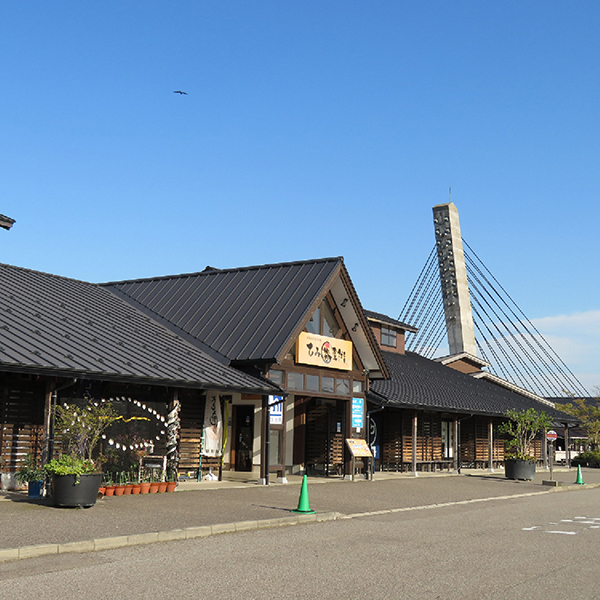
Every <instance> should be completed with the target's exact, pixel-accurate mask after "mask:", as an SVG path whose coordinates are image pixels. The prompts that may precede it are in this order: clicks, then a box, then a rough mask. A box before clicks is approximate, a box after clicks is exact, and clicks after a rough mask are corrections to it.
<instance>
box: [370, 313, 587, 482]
mask: <svg viewBox="0 0 600 600" xmlns="http://www.w3.org/2000/svg"><path fill="white" fill-rule="evenodd" d="M366 314H367V317H368V319H369V322H370V323H371V326H372V328H373V330H374V332H375V337H376V338H377V339H378V340H380V344H381V350H382V354H383V357H384V360H385V363H386V365H387V367H388V371H389V374H390V377H389V379H382V380H376V381H373V382H372V383H371V386H370V389H369V393H368V395H367V399H368V405H369V409H368V411H369V417H370V420H371V426H370V444H371V446H372V447H374V449H375V453H376V466H377V468H378V469H380V470H390V471H410V472H413V473H415V474H416V473H417V472H418V471H425V470H427V471H429V470H439V469H451V470H454V471H457V470H459V469H460V467H461V465H462V466H464V467H476V468H483V467H485V468H489V469H493V468H496V467H499V466H501V465H502V463H503V460H504V439H503V436H502V434H500V433H499V431H498V428H499V426H500V424H501V423H502V422H503V421H505V420H506V416H505V415H506V411H507V410H509V409H517V410H526V409H528V408H530V407H531V408H534V409H535V410H537V411H545V412H547V413H548V414H549V415H550V416H551V418H552V419H554V421H555V422H556V423H557V425H560V426H562V427H566V428H568V427H569V426H572V425H573V424H574V423H576V422H577V420H576V419H573V418H572V417H570V416H568V415H566V414H564V413H562V412H560V411H558V410H556V409H555V407H554V403H552V402H549V401H547V400H546V399H544V398H540V397H538V396H536V395H535V394H532V393H530V392H528V391H526V390H522V389H520V388H518V387H517V386H515V385H513V384H511V383H509V382H506V381H503V380H501V379H499V378H498V377H495V376H493V375H490V374H489V373H486V372H485V371H483V370H482V367H485V365H486V363H485V361H482V360H481V359H478V358H477V357H475V356H472V355H469V354H466V353H461V355H457V356H452V357H443V358H439V359H436V360H430V359H426V358H423V357H422V356H419V355H417V354H413V353H410V352H405V350H404V336H405V333H406V331H411V327H410V326H408V325H406V324H404V323H401V322H400V321H397V320H395V319H392V318H390V317H387V316H385V315H382V314H379V313H373V312H369V311H366ZM535 452H536V456H537V457H538V459H539V460H541V461H544V460H545V459H546V456H545V444H542V442H541V440H537V441H536V444H535Z"/></svg>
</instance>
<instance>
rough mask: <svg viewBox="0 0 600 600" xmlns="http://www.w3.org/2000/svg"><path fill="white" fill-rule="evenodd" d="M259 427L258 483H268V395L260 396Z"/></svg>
mask: <svg viewBox="0 0 600 600" xmlns="http://www.w3.org/2000/svg"><path fill="white" fill-rule="evenodd" d="M260 421H261V429H260V479H259V480H258V483H259V484H260V485H269V450H270V448H269V433H270V432H269V426H270V423H269V396H263V397H262V409H261V419H260Z"/></svg>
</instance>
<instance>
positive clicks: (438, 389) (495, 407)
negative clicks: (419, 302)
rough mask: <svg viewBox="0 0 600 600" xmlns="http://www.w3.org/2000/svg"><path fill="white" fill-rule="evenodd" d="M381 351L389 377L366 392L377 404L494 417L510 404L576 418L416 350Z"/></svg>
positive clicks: (560, 417) (562, 419)
mask: <svg viewBox="0 0 600 600" xmlns="http://www.w3.org/2000/svg"><path fill="white" fill-rule="evenodd" d="M382 354H383V357H384V360H385V362H386V364H387V366H388V370H389V372H390V376H391V377H390V379H387V380H384V379H381V380H377V381H373V382H371V386H370V390H369V392H368V397H369V400H371V401H373V402H375V403H377V404H379V405H382V406H384V405H385V406H395V407H398V408H415V409H421V410H434V411H447V412H455V413H463V414H464V413H466V414H477V415H489V416H496V417H500V416H505V415H506V411H507V410H509V409H511V408H512V409H525V410H526V409H528V408H535V409H536V410H538V411H545V412H546V413H547V414H548V415H549V416H550V417H551V418H552V419H553V420H555V421H558V422H562V423H576V422H578V421H577V419H575V418H574V417H571V416H569V415H566V414H564V413H562V412H560V411H558V410H556V409H554V408H552V407H551V406H548V405H547V404H543V403H541V402H537V401H535V400H533V399H531V398H528V397H525V396H521V395H519V394H516V393H514V392H512V391H509V390H507V389H504V388H501V387H498V386H497V385H494V384H491V383H489V382H487V381H483V380H479V379H474V378H473V377H472V376H470V375H467V374H466V373H461V372H460V371H456V370H455V369H451V368H450V367H446V366H444V365H442V364H440V363H439V362H436V361H434V360H429V359H427V358H423V357H422V356H419V355H418V354H414V353H412V352H407V353H406V354H397V353H395V352H386V351H383V352H382Z"/></svg>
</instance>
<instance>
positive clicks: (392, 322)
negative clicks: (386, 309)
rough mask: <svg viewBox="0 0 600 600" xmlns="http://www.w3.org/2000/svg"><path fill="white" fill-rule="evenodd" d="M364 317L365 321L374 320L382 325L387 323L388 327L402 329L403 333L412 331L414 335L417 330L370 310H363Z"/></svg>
mask: <svg viewBox="0 0 600 600" xmlns="http://www.w3.org/2000/svg"><path fill="white" fill-rule="evenodd" d="M365 315H366V317H367V319H374V320H375V321H381V322H382V323H387V324H388V325H393V326H395V327H398V328H399V329H404V330H405V331H412V332H413V333H416V332H417V331H418V329H417V328H416V327H413V326H412V325H407V324H406V323H403V322H402V321H398V319H392V317H388V316H387V315H384V314H382V313H378V312H374V311H372V310H365Z"/></svg>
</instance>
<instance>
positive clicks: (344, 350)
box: [296, 331, 352, 371]
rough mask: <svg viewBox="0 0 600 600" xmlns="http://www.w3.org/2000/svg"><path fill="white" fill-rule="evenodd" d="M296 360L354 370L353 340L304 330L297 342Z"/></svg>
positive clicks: (320, 365) (317, 365)
mask: <svg viewBox="0 0 600 600" xmlns="http://www.w3.org/2000/svg"><path fill="white" fill-rule="evenodd" d="M296 362H298V363H301V364H304V365H314V366H316V367H329V368H330V369H341V370H343V371H351V370H352V342H349V341H346V340H338V339H336V338H332V337H327V336H325V335H317V334H316V333H308V332H306V331H303V332H302V333H301V334H300V336H299V337H298V341H297V342H296Z"/></svg>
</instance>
